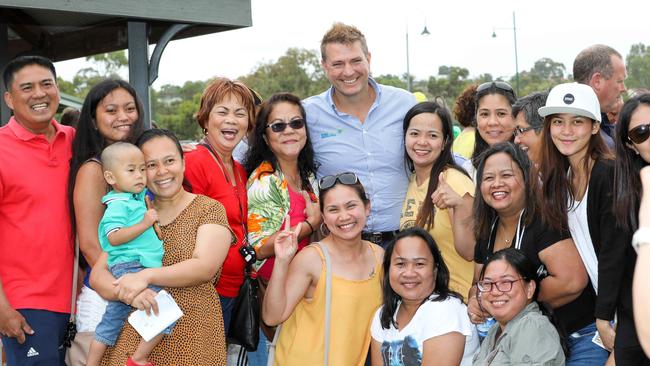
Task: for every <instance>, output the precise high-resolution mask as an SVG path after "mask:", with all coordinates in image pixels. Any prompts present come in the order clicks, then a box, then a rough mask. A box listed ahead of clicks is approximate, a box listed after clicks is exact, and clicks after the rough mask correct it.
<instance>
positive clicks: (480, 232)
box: [474, 141, 539, 240]
mask: <svg viewBox="0 0 650 366" xmlns="http://www.w3.org/2000/svg"><path fill="white" fill-rule="evenodd" d="M498 153H504V154H507V155H508V156H510V158H511V159H512V161H513V162H514V163H515V165H516V166H517V168H519V170H521V174H522V175H523V177H524V181H523V182H522V186H523V189H524V195H525V198H526V204H525V205H524V208H525V215H524V222H525V223H526V225H530V223H531V222H533V220H534V219H535V217H536V216H537V214H538V210H539V205H538V201H537V196H536V192H537V187H538V185H539V178H538V174H537V172H536V170H535V169H533V165H532V164H531V161H530V159H529V158H528V154H526V152H525V151H523V150H522V149H521V148H520V147H519V145H515V144H514V143H512V142H510V141H508V142H501V143H498V144H494V145H492V146H490V147H488V149H487V150H485V152H484V153H483V154H482V155H481V160H480V162H479V164H478V168H477V170H476V191H475V193H474V222H475V227H474V230H475V234H476V239H477V240H487V239H488V238H489V236H490V231H491V227H492V223H493V222H494V220H495V218H496V217H497V212H496V210H495V209H494V208H492V207H490V206H489V205H488V204H487V203H486V202H485V199H483V195H482V194H481V181H482V180H483V170H484V169H485V162H486V161H487V159H488V158H489V157H491V156H492V155H495V154H498Z"/></svg>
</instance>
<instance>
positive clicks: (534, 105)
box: [512, 91, 548, 133]
mask: <svg viewBox="0 0 650 366" xmlns="http://www.w3.org/2000/svg"><path fill="white" fill-rule="evenodd" d="M546 98H548V91H541V92H534V93H531V94H528V95H526V96H525V97H521V98H519V99H517V101H516V102H515V104H513V105H512V117H514V118H516V117H517V115H518V114H519V112H523V113H524V118H526V122H528V124H529V125H530V127H533V128H534V129H535V132H536V133H539V131H540V130H541V129H542V128H543V127H544V119H543V118H542V116H540V115H539V112H538V111H537V110H538V109H539V108H540V107H543V106H545V105H546Z"/></svg>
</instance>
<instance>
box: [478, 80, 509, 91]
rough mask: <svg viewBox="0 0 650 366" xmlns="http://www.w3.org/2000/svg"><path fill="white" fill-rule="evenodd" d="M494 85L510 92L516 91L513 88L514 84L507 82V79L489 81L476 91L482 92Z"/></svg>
mask: <svg viewBox="0 0 650 366" xmlns="http://www.w3.org/2000/svg"><path fill="white" fill-rule="evenodd" d="M492 85H494V86H495V87H496V88H497V89H501V90H503V91H506V92H509V93H514V92H515V91H514V90H513V89H512V86H510V84H508V83H506V82H505V81H488V82H487V83H483V84H481V85H479V86H478V88H476V92H477V93H480V92H482V91H484V90H487V89H489V88H491V87H492Z"/></svg>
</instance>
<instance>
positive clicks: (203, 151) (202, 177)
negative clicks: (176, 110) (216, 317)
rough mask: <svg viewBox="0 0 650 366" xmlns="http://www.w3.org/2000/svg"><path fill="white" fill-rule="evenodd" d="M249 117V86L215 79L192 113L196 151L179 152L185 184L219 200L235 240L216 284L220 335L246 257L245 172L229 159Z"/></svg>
mask: <svg viewBox="0 0 650 366" xmlns="http://www.w3.org/2000/svg"><path fill="white" fill-rule="evenodd" d="M254 119H255V105H254V102H253V94H251V92H250V90H249V89H248V88H247V87H246V86H245V85H244V84H242V83H240V82H238V81H231V80H229V79H225V78H218V79H215V80H214V81H212V82H211V83H210V84H208V86H207V87H206V88H205V90H204V91H203V95H202V96H201V104H200V109H199V111H198V113H197V114H196V120H197V122H198V123H199V125H200V126H201V128H203V133H204V134H205V138H204V139H203V140H202V141H201V143H200V144H199V145H198V146H197V148H196V150H194V151H190V152H188V153H186V154H185V165H186V166H185V183H184V184H185V188H186V189H187V190H188V191H189V192H192V193H196V194H202V195H205V196H208V197H210V198H213V199H215V200H217V201H219V202H220V203H221V204H222V205H223V206H224V207H225V208H226V214H227V216H228V223H229V224H230V227H231V228H232V230H233V231H234V232H235V235H236V236H237V244H236V245H233V246H231V247H230V249H229V250H228V255H227V256H226V260H225V262H224V263H223V270H222V272H221V277H220V278H219V282H218V283H217V284H216V290H217V292H218V293H219V296H220V298H221V307H222V309H223V320H224V327H225V330H226V334H228V328H229V326H230V315H231V313H232V307H233V305H234V300H235V298H236V297H237V294H238V293H239V288H240V287H241V285H242V283H243V282H244V269H245V266H246V262H245V261H244V258H243V256H242V255H241V254H240V253H239V249H240V248H241V247H242V246H244V245H245V243H246V240H247V238H246V236H247V234H246V223H247V219H248V213H247V210H248V198H247V194H246V177H247V175H246V171H245V170H244V167H242V165H241V164H239V163H238V162H236V161H235V160H234V159H233V157H232V152H233V150H234V149H235V147H236V146H237V144H238V143H239V142H240V141H241V139H242V138H243V137H244V136H245V135H246V133H247V132H248V131H249V130H250V129H251V128H252V122H253V120H254ZM231 351H232V350H231ZM231 353H232V352H231Z"/></svg>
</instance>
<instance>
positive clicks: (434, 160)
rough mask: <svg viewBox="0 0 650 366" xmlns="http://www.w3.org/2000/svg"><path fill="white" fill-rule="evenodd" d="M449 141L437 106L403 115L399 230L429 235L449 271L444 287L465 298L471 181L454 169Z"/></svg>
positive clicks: (470, 252) (446, 119) (446, 118)
mask: <svg viewBox="0 0 650 366" xmlns="http://www.w3.org/2000/svg"><path fill="white" fill-rule="evenodd" d="M452 142H453V136H452V130H451V116H450V115H449V112H448V111H447V110H446V109H445V108H443V107H442V106H440V105H439V104H438V103H436V102H422V103H418V104H416V105H415V106H413V108H411V109H410V110H409V111H408V112H406V116H404V148H405V150H406V154H405V160H406V166H407V167H408V169H409V171H410V172H411V177H410V179H409V185H408V189H407V192H406V198H405V199H404V204H403V206H402V215H401V219H400V230H404V229H407V228H410V227H413V226H417V227H421V228H424V229H426V230H428V231H429V233H430V234H431V235H432V236H433V238H434V239H435V241H436V243H438V245H439V247H440V251H441V252H442V256H443V257H444V258H445V262H446V263H447V266H448V267H449V272H450V274H451V277H450V284H449V286H450V287H451V289H452V290H454V291H456V292H458V293H460V294H461V295H462V296H463V298H466V296H467V293H468V291H469V288H470V286H471V285H472V277H473V274H474V266H473V264H472V260H473V259H474V244H475V241H474V233H473V230H472V227H473V220H472V206H473V204H474V197H473V194H474V182H473V181H472V179H471V178H470V177H469V176H468V175H467V173H465V171H464V170H463V169H462V168H461V167H459V166H458V165H456V163H455V161H454V157H453V154H452V151H451V150H452V149H451V147H452Z"/></svg>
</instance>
